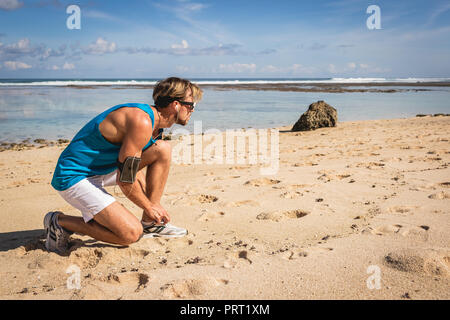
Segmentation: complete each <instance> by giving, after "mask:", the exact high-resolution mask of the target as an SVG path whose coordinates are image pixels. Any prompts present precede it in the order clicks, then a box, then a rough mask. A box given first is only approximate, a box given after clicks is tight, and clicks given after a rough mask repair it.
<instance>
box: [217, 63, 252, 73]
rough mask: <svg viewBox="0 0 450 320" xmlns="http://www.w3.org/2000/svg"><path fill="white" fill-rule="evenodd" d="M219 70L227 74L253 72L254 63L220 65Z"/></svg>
mask: <svg viewBox="0 0 450 320" xmlns="http://www.w3.org/2000/svg"><path fill="white" fill-rule="evenodd" d="M219 70H220V71H222V72H229V73H242V72H255V71H256V64H254V63H250V64H247V63H233V64H220V65H219Z"/></svg>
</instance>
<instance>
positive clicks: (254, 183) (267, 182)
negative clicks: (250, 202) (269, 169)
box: [244, 178, 281, 187]
mask: <svg viewBox="0 0 450 320" xmlns="http://www.w3.org/2000/svg"><path fill="white" fill-rule="evenodd" d="M280 182H281V181H280V180H275V179H269V178H262V179H253V180H249V181H247V182H245V183H244V185H246V186H253V187H261V186H267V185H272V184H277V183H280Z"/></svg>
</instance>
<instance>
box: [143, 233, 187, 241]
mask: <svg viewBox="0 0 450 320" xmlns="http://www.w3.org/2000/svg"><path fill="white" fill-rule="evenodd" d="M187 234H188V233H187V232H186V233H183V234H159V233H147V234H144V235H143V236H142V239H146V238H181V237H185V236H186V235H187Z"/></svg>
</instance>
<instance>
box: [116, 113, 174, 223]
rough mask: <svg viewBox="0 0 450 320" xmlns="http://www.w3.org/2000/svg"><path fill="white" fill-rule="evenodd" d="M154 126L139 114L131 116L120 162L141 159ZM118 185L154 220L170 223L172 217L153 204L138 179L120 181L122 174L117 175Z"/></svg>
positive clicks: (120, 154)
mask: <svg viewBox="0 0 450 320" xmlns="http://www.w3.org/2000/svg"><path fill="white" fill-rule="evenodd" d="M152 131H153V128H152V124H151V121H150V119H146V118H144V117H139V114H136V115H132V116H130V118H129V119H127V125H126V133H125V136H124V138H123V141H122V146H121V148H120V152H119V158H118V161H119V162H121V163H124V162H125V161H126V159H127V158H128V157H136V158H140V157H141V155H142V148H144V146H145V145H146V143H147V142H148V140H150V137H151V135H152ZM117 184H118V185H119V187H120V189H121V190H122V192H123V193H124V194H125V196H126V197H127V198H128V199H130V200H131V201H132V202H133V203H134V204H136V205H137V206H138V207H140V208H142V209H143V210H144V214H146V215H147V216H148V217H149V218H151V219H152V220H154V221H156V222H158V223H160V222H168V221H169V220H170V217H169V215H168V213H167V212H166V211H165V210H161V208H160V207H159V206H157V205H155V204H153V203H152V202H151V201H150V200H149V199H148V198H147V195H146V194H145V193H144V190H143V189H142V187H141V186H140V184H139V181H138V180H137V179H136V180H135V181H134V183H127V182H122V181H120V172H119V174H118V175H117Z"/></svg>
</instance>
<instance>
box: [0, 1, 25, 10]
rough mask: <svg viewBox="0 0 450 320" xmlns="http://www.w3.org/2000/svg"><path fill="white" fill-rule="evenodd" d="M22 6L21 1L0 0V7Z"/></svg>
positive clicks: (15, 7)
mask: <svg viewBox="0 0 450 320" xmlns="http://www.w3.org/2000/svg"><path fill="white" fill-rule="evenodd" d="M22 6H23V2H21V1H18V0H0V9H3V10H16V9H19V8H20V7H22Z"/></svg>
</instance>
